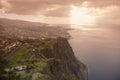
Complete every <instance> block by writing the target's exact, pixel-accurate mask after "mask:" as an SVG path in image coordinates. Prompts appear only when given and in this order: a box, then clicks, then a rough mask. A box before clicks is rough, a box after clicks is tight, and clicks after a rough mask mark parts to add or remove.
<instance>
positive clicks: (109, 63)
mask: <svg viewBox="0 0 120 80" xmlns="http://www.w3.org/2000/svg"><path fill="white" fill-rule="evenodd" d="M71 27H72V28H73V30H71V31H69V33H70V35H71V39H70V40H69V43H70V45H71V46H72V48H73V51H74V53H75V55H76V57H77V58H78V59H79V60H80V61H81V62H83V63H84V64H86V65H87V67H88V74H89V75H88V78H89V80H120V26H119V25H114V24H111V25H99V26H97V25H71Z"/></svg>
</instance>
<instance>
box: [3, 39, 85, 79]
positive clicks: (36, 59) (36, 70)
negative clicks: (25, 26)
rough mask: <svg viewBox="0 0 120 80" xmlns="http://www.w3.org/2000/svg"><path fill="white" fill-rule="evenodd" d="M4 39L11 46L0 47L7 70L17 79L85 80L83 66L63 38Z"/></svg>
mask: <svg viewBox="0 0 120 80" xmlns="http://www.w3.org/2000/svg"><path fill="white" fill-rule="evenodd" d="M1 41H2V40H1ZM3 41H5V40H3ZM8 41H9V42H10V45H11V44H12V46H13V47H14V46H15V48H11V49H10V50H8V51H6V50H7V49H6V48H4V47H2V48H1V50H3V51H4V55H3V56H4V57H6V60H7V61H8V65H7V69H9V70H10V68H13V73H14V76H15V77H16V76H17V75H18V74H20V77H19V78H20V79H21V80H87V69H86V66H85V65H84V64H83V63H81V62H80V61H78V60H77V59H76V57H75V56H74V52H73V50H72V48H71V47H70V45H69V43H68V41H67V39H65V38H57V39H45V40H22V41H21V40H8ZM1 43H2V42H1ZM15 43H16V45H15ZM6 54H7V55H6ZM23 67H24V68H23ZM7 73H9V71H7ZM6 77H9V76H6ZM15 77H13V78H15ZM10 78H12V77H10ZM17 78H18V77H17Z"/></svg>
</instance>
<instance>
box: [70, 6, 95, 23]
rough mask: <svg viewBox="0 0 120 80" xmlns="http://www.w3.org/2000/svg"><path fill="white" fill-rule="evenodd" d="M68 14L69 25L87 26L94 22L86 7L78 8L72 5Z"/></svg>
mask: <svg viewBox="0 0 120 80" xmlns="http://www.w3.org/2000/svg"><path fill="white" fill-rule="evenodd" d="M70 13H71V14H70V17H71V19H70V23H71V24H77V25H87V24H93V23H94V22H95V17H94V16H92V15H91V14H90V12H89V9H88V8H86V7H80V8H79V7H76V6H73V5H72V6H71V12H70Z"/></svg>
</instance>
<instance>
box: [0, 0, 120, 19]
mask: <svg viewBox="0 0 120 80" xmlns="http://www.w3.org/2000/svg"><path fill="white" fill-rule="evenodd" d="M71 5H76V6H86V7H89V8H90V9H96V8H100V9H102V10H103V9H106V7H109V6H118V7H119V6H120V0H0V9H2V11H3V12H5V13H8V14H9V13H14V14H17V15H43V16H46V17H68V16H69V12H70V6H71ZM119 9H120V8H119ZM93 12H94V11H93ZM112 16H113V17H115V16H116V15H115V14H112V15H111V16H109V17H111V18H113V17H112Z"/></svg>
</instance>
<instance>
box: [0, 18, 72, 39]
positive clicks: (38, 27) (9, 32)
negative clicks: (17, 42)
mask: <svg viewBox="0 0 120 80" xmlns="http://www.w3.org/2000/svg"><path fill="white" fill-rule="evenodd" d="M68 30H69V28H64V27H60V26H54V25H52V26H51V25H49V24H44V23H38V22H28V21H21V20H10V19H2V18H1V19H0V33H1V34H0V36H1V37H7V38H21V39H26V38H28V39H42V38H56V37H64V38H69V37H70V35H69V34H68V33H67V31H68Z"/></svg>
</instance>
